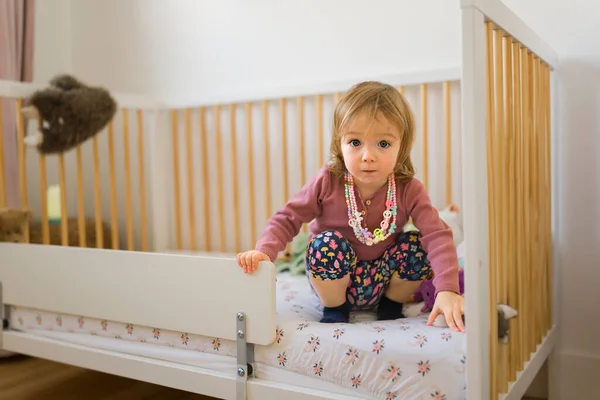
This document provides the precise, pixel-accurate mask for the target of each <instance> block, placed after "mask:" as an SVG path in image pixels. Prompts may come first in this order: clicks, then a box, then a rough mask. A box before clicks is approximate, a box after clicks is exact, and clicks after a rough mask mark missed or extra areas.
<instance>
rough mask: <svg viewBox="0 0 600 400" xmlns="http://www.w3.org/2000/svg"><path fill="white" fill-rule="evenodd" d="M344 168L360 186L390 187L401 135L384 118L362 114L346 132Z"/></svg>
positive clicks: (344, 137)
mask: <svg viewBox="0 0 600 400" xmlns="http://www.w3.org/2000/svg"><path fill="white" fill-rule="evenodd" d="M341 140H342V142H341V145H342V155H343V156H344V164H345V165H346V168H347V169H348V171H349V172H350V173H351V174H352V175H353V177H354V180H355V182H356V184H357V186H359V188H360V187H361V186H362V187H363V188H369V189H377V188H379V187H381V186H383V185H385V184H386V182H387V178H388V176H389V175H390V174H391V173H392V172H394V166H395V165H396V160H397V158H398V151H399V149H400V133H399V132H398V129H397V128H396V127H395V126H394V125H392V124H391V123H390V122H389V121H388V120H387V119H386V118H385V117H384V116H383V115H382V114H380V113H378V114H377V115H376V117H375V118H374V119H371V118H369V117H368V116H366V115H364V114H361V115H358V116H357V117H356V118H355V119H354V120H353V121H352V122H351V123H349V124H348V125H347V126H346V129H344V131H343V132H342V139H341Z"/></svg>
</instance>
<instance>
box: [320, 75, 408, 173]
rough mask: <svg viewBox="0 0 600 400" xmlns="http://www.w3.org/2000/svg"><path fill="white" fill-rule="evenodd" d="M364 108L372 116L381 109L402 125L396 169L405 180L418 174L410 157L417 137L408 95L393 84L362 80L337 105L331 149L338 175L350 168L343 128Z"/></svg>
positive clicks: (387, 117)
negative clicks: (345, 159) (343, 153)
mask: <svg viewBox="0 0 600 400" xmlns="http://www.w3.org/2000/svg"><path fill="white" fill-rule="evenodd" d="M363 112H366V113H367V114H368V115H369V118H375V116H376V115H377V113H381V114H383V116H384V117H385V118H386V119H387V120H388V121H389V122H390V123H392V124H393V125H394V126H396V128H398V132H400V149H399V150H398V159H397V161H396V165H395V166H394V173H395V175H396V176H397V177H399V178H400V180H401V181H402V182H408V181H409V180H411V179H412V178H413V177H414V175H415V169H414V166H413V163H412V160H411V158H410V152H411V150H412V147H413V144H414V141H415V124H414V115H413V112H412V110H411V108H410V105H409V104H408V102H407V101H406V99H405V98H404V96H402V94H401V93H400V92H398V90H396V89H395V88H394V87H393V86H390V85H388V84H385V83H381V82H374V81H367V82H362V83H359V84H357V85H355V86H353V87H352V88H351V89H350V90H349V91H348V93H346V95H345V96H344V97H343V98H342V99H341V100H340V102H339V103H338V104H337V106H336V107H335V110H334V113H333V127H332V137H331V145H330V149H329V152H330V158H331V163H330V166H329V169H330V170H331V171H333V172H334V173H336V174H337V175H338V176H341V175H343V174H344V172H346V166H345V164H344V157H343V155H342V145H341V140H342V135H343V131H344V128H345V127H346V126H347V125H348V124H349V123H350V122H352V120H354V118H356V117H357V116H358V115H360V114H362V113H363Z"/></svg>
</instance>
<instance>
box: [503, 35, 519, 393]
mask: <svg viewBox="0 0 600 400" xmlns="http://www.w3.org/2000/svg"><path fill="white" fill-rule="evenodd" d="M503 46H504V47H503V49H502V51H503V59H504V70H505V72H506V79H505V80H504V92H505V95H504V107H505V110H506V114H505V127H506V138H505V140H506V142H507V143H506V145H507V146H508V147H507V148H506V151H507V154H506V168H505V170H506V171H508V173H507V174H506V175H505V180H506V181H505V188H506V190H507V191H508V201H507V203H508V208H507V209H505V212H506V225H505V226H504V230H505V231H507V230H508V229H509V227H511V226H515V225H516V221H515V210H516V190H515V186H514V182H515V180H514V176H515V154H516V149H515V121H516V120H515V112H514V111H515V110H514V107H515V101H514V91H513V89H514V85H515V82H514V74H513V57H512V54H513V50H512V37H510V36H505V37H504V43H503ZM507 240H508V242H507V243H506V244H507V248H506V250H505V251H506V265H505V278H504V279H505V282H506V284H507V285H508V287H507V291H508V293H507V298H508V303H507V304H508V305H510V306H511V307H513V308H515V309H517V310H518V307H517V303H516V301H517V299H516V298H517V287H516V283H517V277H516V272H517V269H516V266H517V257H516V254H515V251H516V247H517V243H516V236H515V234H514V232H512V233H511V234H508V237H507ZM518 320H519V319H518V318H513V319H511V320H509V331H510V332H511V338H510V339H511V340H510V342H509V368H508V379H509V380H510V381H513V380H515V379H516V373H517V371H518V370H519V364H518V358H519V357H518V352H519V346H518V344H519V342H518V340H514V338H516V337H517V335H518V332H517V329H516V327H515V325H516V321H518Z"/></svg>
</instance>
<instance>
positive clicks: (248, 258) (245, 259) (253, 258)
mask: <svg viewBox="0 0 600 400" xmlns="http://www.w3.org/2000/svg"><path fill="white" fill-rule="evenodd" d="M259 261H271V259H270V258H269V256H268V255H266V254H265V253H261V252H260V251H258V250H250V251H246V252H245V253H239V254H238V255H237V263H238V265H239V266H240V267H242V268H243V269H244V272H245V273H247V274H251V273H253V272H254V271H256V269H257V268H258V262H259Z"/></svg>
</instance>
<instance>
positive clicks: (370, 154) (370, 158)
mask: <svg viewBox="0 0 600 400" xmlns="http://www.w3.org/2000/svg"><path fill="white" fill-rule="evenodd" d="M362 160H363V161H374V157H373V152H372V151H370V150H369V149H367V148H366V147H365V150H364V151H363V154H362Z"/></svg>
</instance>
